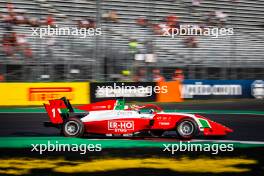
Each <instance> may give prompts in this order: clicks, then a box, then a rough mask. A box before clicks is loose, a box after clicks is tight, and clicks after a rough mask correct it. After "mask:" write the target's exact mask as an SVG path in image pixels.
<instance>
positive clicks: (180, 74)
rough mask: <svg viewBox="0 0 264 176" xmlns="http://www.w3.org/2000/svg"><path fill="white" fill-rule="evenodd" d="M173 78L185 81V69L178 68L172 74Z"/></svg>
mask: <svg viewBox="0 0 264 176" xmlns="http://www.w3.org/2000/svg"><path fill="white" fill-rule="evenodd" d="M172 80H173V81H180V82H183V81H184V74H183V71H182V70H181V69H176V70H175V71H174V73H173V75H172Z"/></svg>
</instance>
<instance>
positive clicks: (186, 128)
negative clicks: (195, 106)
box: [176, 118, 197, 139]
mask: <svg viewBox="0 0 264 176" xmlns="http://www.w3.org/2000/svg"><path fill="white" fill-rule="evenodd" d="M176 132H177V134H178V135H179V137H180V138H183V139H192V138H194V137H195V135H196V133H197V124H196V122H195V121H194V120H192V119H189V118H186V119H182V120H181V121H180V122H179V123H177V126H176Z"/></svg>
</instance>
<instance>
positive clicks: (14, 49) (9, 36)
mask: <svg viewBox="0 0 264 176" xmlns="http://www.w3.org/2000/svg"><path fill="white" fill-rule="evenodd" d="M233 1H234V2H235V0H233ZM173 2H175V1H173V0H172V3H173ZM202 3H203V0H192V2H191V3H190V4H188V8H189V9H190V15H197V14H198V13H199V10H197V9H199V8H198V7H199V6H200V5H201V4H202ZM6 9H7V13H4V14H0V20H1V23H2V28H3V36H2V50H3V52H4V53H5V55H7V56H10V57H12V58H16V54H17V53H21V54H22V55H23V56H24V57H26V58H32V57H33V54H34V53H33V50H32V47H31V44H30V42H28V40H27V37H28V36H26V35H25V34H19V33H17V32H16V30H14V28H15V27H16V26H20V25H23V26H28V27H41V26H44V27H45V26H46V27H47V26H51V27H54V26H56V25H57V22H56V20H55V17H54V16H53V14H48V15H46V16H44V17H41V19H39V18H36V17H28V16H27V14H26V13H25V12H18V11H17V10H15V7H14V6H13V4H12V3H7V5H6ZM227 17H228V15H227V14H226V13H224V12H223V11H221V10H215V11H211V12H208V14H207V15H205V16H204V17H201V20H199V21H202V22H197V24H194V25H197V26H198V27H200V28H204V27H207V26H219V27H223V26H224V25H226V22H227ZM65 18H67V17H65ZM102 19H103V20H105V22H113V23H120V20H119V16H118V11H115V10H110V11H107V12H105V13H103V14H102ZM67 20H70V19H67ZM70 21H71V22H73V23H74V25H75V26H76V27H78V28H87V29H89V28H96V20H95V19H94V18H90V17H86V18H85V17H83V18H82V19H78V20H70ZM136 24H137V25H139V26H141V27H145V28H149V29H151V30H153V32H154V33H155V34H157V35H162V34H163V33H164V32H165V31H169V32H170V33H172V32H173V30H172V29H173V28H179V27H180V26H181V25H182V24H184V23H183V22H182V21H181V19H180V17H179V16H177V15H176V14H168V15H167V16H166V17H165V18H163V20H161V21H155V20H153V19H149V18H148V17H146V16H142V17H140V18H138V19H137V20H136ZM126 37H127V38H128V39H130V41H129V43H128V48H130V50H131V51H132V53H133V54H137V53H140V52H139V49H138V46H139V42H138V41H137V39H132V38H130V37H129V36H126ZM54 43H55V41H54V40H52V38H51V39H50V40H48V41H47V50H49V46H52V45H54ZM183 43H184V45H185V46H186V47H189V48H197V47H199V43H198V40H197V38H196V36H186V37H185V39H184V41H183ZM143 45H144V46H145V48H147V49H146V50H147V53H151V54H152V53H153V44H152V42H151V41H147V40H146V41H145V42H144V43H143ZM136 69H137V71H136V73H135V74H134V76H132V77H133V78H132V80H133V81H165V80H166V79H165V77H164V76H163V75H162V74H161V71H160V70H159V69H153V70H152V73H151V74H149V73H148V74H147V71H146V69H144V68H136ZM121 75H122V76H124V77H127V75H126V74H121ZM128 75H129V76H131V75H130V74H128ZM170 77H171V80H180V81H182V80H183V79H184V74H183V72H182V70H180V69H176V70H175V72H174V73H173V75H171V76H170ZM150 78H151V79H150ZM125 79H126V78H125Z"/></svg>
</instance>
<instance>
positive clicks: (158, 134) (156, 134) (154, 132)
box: [149, 130, 164, 137]
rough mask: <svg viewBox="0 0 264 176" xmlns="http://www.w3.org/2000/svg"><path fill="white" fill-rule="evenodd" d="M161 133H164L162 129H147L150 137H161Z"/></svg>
mask: <svg viewBox="0 0 264 176" xmlns="http://www.w3.org/2000/svg"><path fill="white" fill-rule="evenodd" d="M163 133H164V131H163V130H150V131H149V134H150V135H151V136H152V137H161V136H162V134H163Z"/></svg>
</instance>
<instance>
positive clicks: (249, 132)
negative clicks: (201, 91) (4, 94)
mask: <svg viewBox="0 0 264 176" xmlns="http://www.w3.org/2000/svg"><path fill="white" fill-rule="evenodd" d="M162 106H163V108H164V109H186V110H199V109H207V110H241V111H245V110H258V111H263V110H264V102H263V101H225V102H221V103H218V102H211V103H210V102H209V103H208V102H206V103H203V102H202V103H186V104H167V105H162ZM202 115H203V114H202ZM204 116H205V117H209V118H210V119H211V120H214V121H216V122H219V123H222V124H224V125H226V126H228V127H230V128H231V129H233V130H234V132H233V133H231V134H229V135H228V136H226V137H225V138H224V140H241V141H264V133H263V129H264V116H263V115H256V114H250V115H249V114H204ZM47 120H48V117H47V115H46V114H43V113H18V114H16V113H1V114H0V136H35V137H37V136H39V137H42V136H59V131H58V130H57V129H54V128H46V127H44V126H43V123H42V122H44V121H47ZM156 140H157V139H156ZM170 140H171V139H170Z"/></svg>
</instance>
